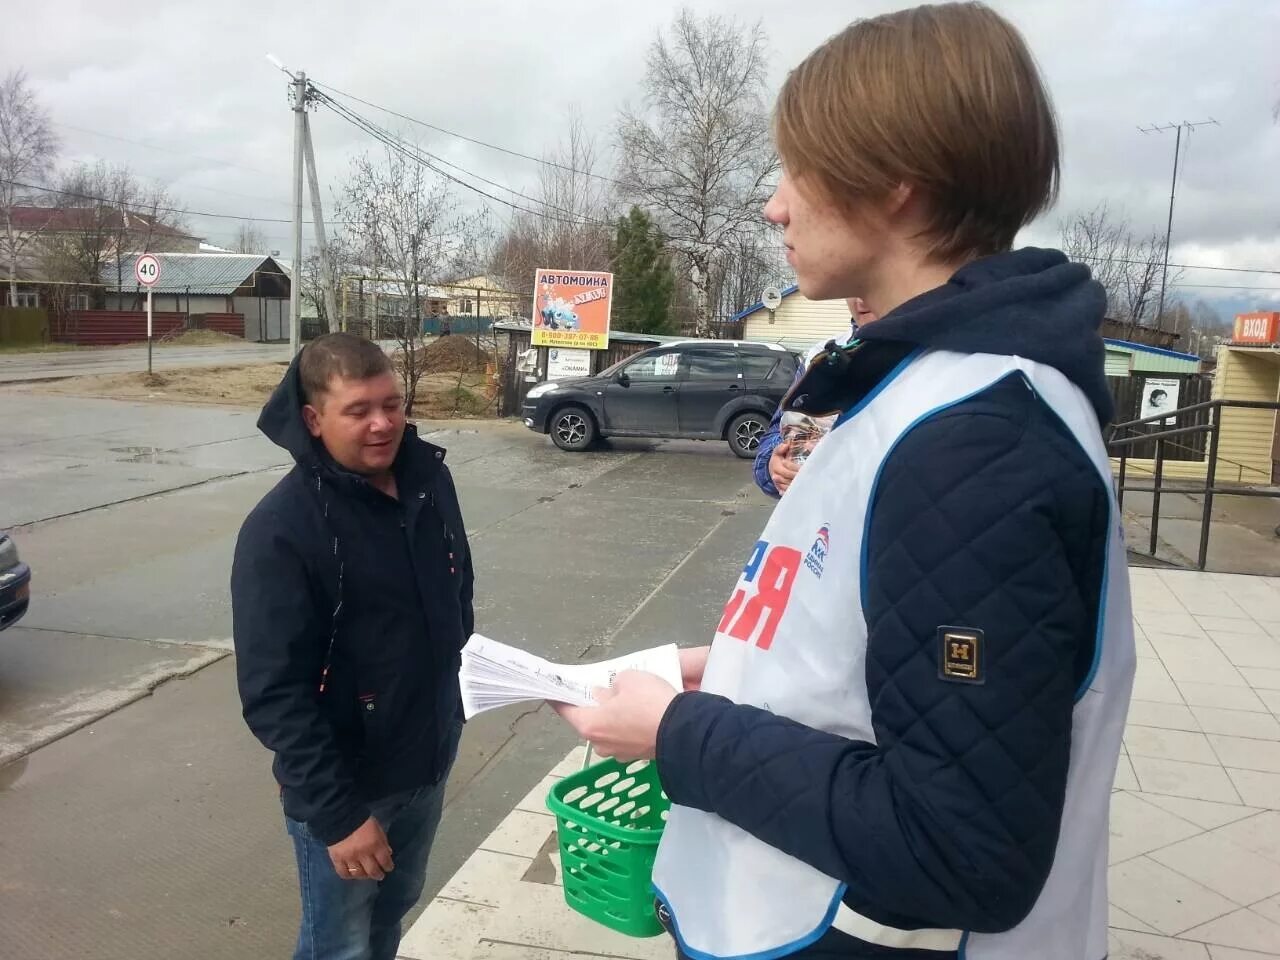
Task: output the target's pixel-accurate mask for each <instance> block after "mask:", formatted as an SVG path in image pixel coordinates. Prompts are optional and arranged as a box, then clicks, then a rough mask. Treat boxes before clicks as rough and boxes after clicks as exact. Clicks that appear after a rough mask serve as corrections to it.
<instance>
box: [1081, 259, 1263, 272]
mask: <svg viewBox="0 0 1280 960" xmlns="http://www.w3.org/2000/svg"><path fill="white" fill-rule="evenodd" d="M1071 258H1072V259H1074V260H1091V261H1093V262H1094V263H1132V264H1137V265H1138V266H1146V265H1147V264H1148V263H1150V261H1149V260H1132V259H1127V258H1125V257H1091V256H1088V255H1086V254H1071ZM1169 266H1171V267H1177V268H1178V269H1180V270H1218V271H1222V272H1224V273H1271V274H1275V275H1276V276H1280V270H1270V269H1262V268H1256V267H1211V266H1209V265H1207V264H1196V263H1170V264H1169Z"/></svg>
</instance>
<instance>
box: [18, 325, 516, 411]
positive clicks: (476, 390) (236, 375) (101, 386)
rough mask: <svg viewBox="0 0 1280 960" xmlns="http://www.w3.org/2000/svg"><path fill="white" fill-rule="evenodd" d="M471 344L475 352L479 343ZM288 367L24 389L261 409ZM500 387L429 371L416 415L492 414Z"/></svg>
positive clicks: (132, 376) (168, 373)
mask: <svg viewBox="0 0 1280 960" xmlns="http://www.w3.org/2000/svg"><path fill="white" fill-rule="evenodd" d="M459 340H461V338H459ZM470 346H471V348H472V350H473V351H474V350H475V344H470ZM486 359H487V358H486ZM286 366H287V364H284V363H261V364H251V365H244V366H225V367H203V368H193V369H187V370H164V371H156V372H155V373H152V374H148V373H146V372H139V373H119V374H106V375H100V376H89V377H68V378H67V379H65V380H54V381H50V382H48V383H38V384H24V385H23V389H24V390H26V391H37V392H40V393H59V394H69V395H72V396H79V397H105V398H109V399H115V400H141V401H150V402H153V403H194V404H219V405H227V406H237V407H248V408H251V409H256V408H259V407H261V406H262V405H263V404H264V403H265V402H266V400H267V397H269V396H270V395H271V391H272V390H274V389H275V387H276V384H278V383H279V382H280V378H281V376H283V374H284V371H285V368H286ZM495 391H496V385H495V384H494V382H493V380H492V378H490V377H488V376H486V375H485V374H484V373H465V372H464V373H455V372H451V371H446V372H444V373H434V374H426V375H424V376H423V378H422V379H421V380H419V381H418V395H417V403H416V405H415V408H414V415H415V417H422V418H425V419H438V420H445V419H449V418H453V417H485V416H492V415H493V414H494V412H495V409H496V392H495Z"/></svg>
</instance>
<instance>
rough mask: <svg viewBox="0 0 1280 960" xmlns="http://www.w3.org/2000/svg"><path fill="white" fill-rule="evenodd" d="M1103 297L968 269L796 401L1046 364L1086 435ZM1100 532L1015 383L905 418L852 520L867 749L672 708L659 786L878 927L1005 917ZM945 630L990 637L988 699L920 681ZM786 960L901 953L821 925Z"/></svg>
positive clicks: (1089, 615)
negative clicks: (796, 867) (1067, 385)
mask: <svg viewBox="0 0 1280 960" xmlns="http://www.w3.org/2000/svg"><path fill="white" fill-rule="evenodd" d="M1104 307H1105V297H1104V295H1103V292H1102V289H1101V288H1100V287H1099V286H1098V284H1097V283H1095V282H1094V281H1092V280H1091V279H1090V278H1089V272H1088V270H1087V269H1086V268H1085V267H1082V266H1080V265H1077V264H1071V263H1068V262H1067V260H1066V258H1065V257H1064V256H1063V255H1062V254H1060V253H1058V252H1057V251H1051V250H1037V249H1024V250H1019V251H1016V252H1011V253H1007V254H1001V255H997V256H994V257H989V258H986V259H983V260H979V261H977V262H975V263H972V264H969V265H968V266H966V267H965V268H963V269H962V270H960V271H959V272H958V273H956V275H955V276H954V277H952V279H951V280H950V281H949V282H948V283H947V284H946V285H944V286H943V287H940V288H938V289H936V290H933V291H930V292H929V293H926V294H924V295H922V296H920V297H917V298H916V299H914V300H912V301H910V302H908V303H906V304H904V305H903V306H901V307H900V308H898V309H897V310H895V311H893V312H892V313H890V314H889V315H887V316H885V317H884V318H882V319H881V320H879V321H877V322H875V323H873V324H869V325H867V326H865V327H864V328H863V329H862V330H861V331H860V336H861V339H862V340H863V341H865V346H864V347H861V348H859V349H858V350H856V351H854V352H853V353H852V354H851V355H850V360H849V361H848V362H846V363H841V364H836V363H829V364H825V365H819V366H818V367H817V368H815V369H814V370H813V371H812V372H810V373H809V374H808V375H806V377H805V379H804V381H803V382H802V384H801V385H800V386H799V387H798V388H797V390H796V391H795V396H794V399H793V402H792V404H793V406H795V407H797V408H800V409H808V410H811V411H814V412H818V411H822V410H829V409H832V408H833V407H836V406H839V407H842V408H847V407H848V406H850V405H852V404H853V403H855V402H856V401H857V400H858V399H859V398H860V397H862V396H864V395H865V394H867V393H868V392H869V391H870V390H871V389H873V388H874V386H875V385H876V383H878V382H879V381H880V380H881V379H882V378H883V377H884V375H885V374H886V373H887V372H888V370H890V369H891V368H892V367H893V366H894V365H895V364H896V363H897V361H898V360H900V359H901V358H902V357H904V356H905V355H906V354H907V353H909V352H910V351H911V350H913V349H915V348H916V347H918V346H921V345H923V346H929V347H935V348H939V349H948V350H955V351H961V352H970V353H998V354H1008V355H1018V356H1022V357H1026V358H1028V359H1031V360H1035V361H1038V362H1040V363H1045V364H1048V365H1051V366H1054V367H1056V368H1058V369H1059V370H1061V371H1062V372H1063V373H1064V374H1065V375H1066V376H1067V377H1069V378H1070V379H1071V380H1072V381H1073V382H1075V383H1076V384H1077V385H1079V386H1080V387H1081V388H1082V389H1083V391H1084V392H1085V394H1086V395H1087V396H1088V397H1089V399H1090V400H1091V402H1092V403H1093V406H1094V407H1095V409H1096V410H1097V414H1098V421H1099V424H1100V425H1101V424H1104V423H1106V422H1107V421H1108V420H1109V418H1110V416H1111V400H1110V395H1109V393H1108V390H1107V386H1106V380H1105V377H1104V375H1103V344H1102V340H1101V338H1100V337H1099V334H1098V326H1099V323H1100V321H1101V318H1102V314H1103V310H1104ZM1107 524H1108V491H1107V489H1106V487H1105V485H1104V483H1103V481H1102V479H1101V478H1100V477H1099V476H1098V475H1097V472H1096V470H1095V469H1094V468H1093V466H1092V464H1091V463H1090V461H1089V460H1088V458H1087V457H1086V455H1085V454H1084V452H1083V451H1082V450H1081V449H1080V448H1079V445H1078V444H1077V443H1076V442H1075V441H1074V439H1073V438H1072V437H1071V435H1070V434H1069V433H1068V432H1067V430H1066V428H1065V427H1063V426H1062V424H1061V423H1060V421H1059V420H1058V419H1057V417H1056V416H1055V415H1054V414H1053V412H1052V411H1051V410H1050V409H1049V408H1048V407H1047V406H1046V405H1045V404H1044V403H1043V401H1041V400H1040V399H1039V398H1038V397H1037V396H1036V395H1035V394H1033V393H1032V392H1031V391H1030V390H1029V389H1028V388H1027V387H1026V385H1025V383H1024V382H1023V381H1022V380H1021V379H1020V378H1018V377H1016V376H1014V377H1010V378H1008V379H1006V380H1003V381H1001V382H1000V383H998V384H995V385H994V386H992V387H990V388H989V389H988V390H986V391H984V392H983V393H981V394H979V395H977V396H975V397H973V398H972V399H970V400H968V401H966V402H964V403H961V404H959V405H957V406H953V407H951V408H949V409H947V410H946V411H945V412H943V413H940V414H938V415H936V416H934V417H933V418H932V419H929V420H926V421H924V422H923V423H921V424H919V425H918V426H916V427H915V428H913V429H912V431H911V432H910V433H909V434H908V435H907V436H906V437H905V438H904V439H903V440H902V441H901V442H900V443H899V444H898V445H897V446H896V447H895V449H894V451H893V452H892V454H891V455H890V457H889V459H888V461H887V462H886V464H885V467H884V473H883V476H882V480H881V482H880V483H879V484H878V486H877V495H876V499H875V500H874V502H873V503H872V505H871V513H870V520H869V524H868V534H867V536H868V538H869V542H868V565H867V570H868V583H867V592H866V597H867V602H866V607H865V610H864V615H865V617H866V620H867V627H868V632H869V636H868V649H867V678H866V679H867V689H868V693H869V696H870V701H871V705H872V721H873V724H874V728H875V731H876V739H877V741H878V742H877V743H876V744H871V743H864V742H857V741H852V740H846V739H843V738H841V737H839V736H836V735H833V734H829V733H825V732H823V731H820V730H815V729H812V728H809V727H806V726H803V725H801V724H798V723H795V722H793V721H791V720H788V719H787V718H785V717H780V716H775V715H773V714H771V713H768V712H766V711H763V710H759V709H756V708H755V707H750V706H743V705H738V704H734V703H731V702H730V701H728V700H726V699H724V698H722V697H717V696H713V695H711V694H706V693H687V694H682V695H680V696H679V697H677V698H676V700H675V701H674V702H673V703H672V705H671V707H670V709H669V710H668V712H667V714H666V716H665V717H664V719H663V722H662V726H661V729H660V731H659V737H658V766H659V771H660V774H661V777H662V781H663V784H664V786H665V788H666V791H667V793H668V794H669V795H670V797H671V799H672V800H673V801H674V802H676V803H679V804H683V805H686V806H690V807H695V808H698V809H702V810H707V811H710V812H713V813H716V814H718V815H719V816H721V817H723V818H725V819H726V820H728V821H730V822H732V823H734V824H736V825H738V826H740V827H741V828H743V829H744V830H746V831H748V832H749V833H751V834H753V835H755V836H756V837H758V838H760V839H761V840H763V841H765V842H766V843H769V844H770V845H772V846H774V847H777V848H778V849H780V850H783V851H785V852H787V853H789V854H791V855H793V856H795V857H797V858H799V859H800V860H803V861H805V862H807V863H809V864H811V865H813V866H815V867H817V868H818V869H819V870H821V871H823V872H824V873H826V874H828V875H830V876H832V877H835V878H837V879H839V880H841V881H843V882H845V883H846V884H847V885H848V892H847V894H846V897H845V900H846V902H847V903H848V904H849V906H850V907H852V908H853V909H855V910H857V911H858V912H860V913H863V914H865V915H867V916H869V917H871V918H872V919H875V920H878V921H879V922H881V923H886V924H890V925H892V926H896V927H902V928H916V927H943V928H954V929H962V930H971V931H975V932H999V931H1002V930H1007V929H1010V928H1011V927H1013V926H1015V925H1016V924H1017V923H1018V922H1019V921H1020V920H1021V919H1022V918H1023V917H1024V916H1026V914H1027V913H1028V912H1029V911H1030V910H1031V907H1032V906H1033V905H1034V903H1035V901H1036V899H1037V897H1038V896H1039V892H1040V890H1041V888H1042V887H1043V885H1044V882H1045V880H1046V878H1047V876H1048V873H1049V868H1050V866H1051V864H1052V860H1053V852H1054V848H1055V846H1056V843H1057V836H1058V829H1059V822H1060V819H1061V816H1062V806H1063V797H1064V793H1065V785H1066V777H1067V767H1068V761H1069V755H1070V747H1071V717H1072V708H1073V704H1074V695H1075V691H1076V688H1077V687H1078V686H1079V684H1080V683H1081V681H1082V679H1083V677H1084V675H1085V674H1086V672H1087V669H1088V665H1089V663H1090V661H1091V659H1092V654H1093V642H1094V635H1095V627H1096V623H1097V619H1098V616H1099V609H1098V608H1099V596H1100V591H1101V583H1102V577H1103V557H1104V553H1105V549H1106V541H1107V532H1108V531H1107ZM851 607H852V600H851ZM955 623H962V624H966V625H969V626H973V627H979V628H981V629H982V630H984V631H985V635H986V641H985V642H986V646H987V650H988V651H990V653H989V654H988V660H987V680H986V683H985V684H983V685H971V684H954V683H947V682H944V681H942V680H940V679H939V678H938V672H939V671H938V663H937V652H936V644H935V637H936V634H937V629H938V627H939V626H942V625H947V624H955ZM760 882H762V883H767V882H768V878H765V877H762V878H760ZM802 955H803V956H805V957H818V956H841V957H846V956H862V957H872V956H875V957H881V956H886V955H896V956H901V955H902V954H900V953H896V952H893V951H890V953H889V954H886V953H885V951H884V950H883V948H872V947H869V946H868V945H866V944H861V943H859V942H858V941H855V940H853V939H851V938H849V937H847V936H845V935H844V934H841V933H839V932H836V931H832V932H829V933H828V934H827V935H826V936H825V937H823V938H822V939H821V940H820V941H819V942H818V943H816V944H814V945H813V946H812V947H810V948H808V949H807V950H805V951H804V952H803V954H802ZM929 956H931V957H937V956H940V955H939V954H929Z"/></svg>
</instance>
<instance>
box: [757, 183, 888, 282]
mask: <svg viewBox="0 0 1280 960" xmlns="http://www.w3.org/2000/svg"><path fill="white" fill-rule="evenodd" d="M867 214H868V215H866V216H857V217H854V216H850V215H849V214H848V213H845V212H843V211H841V210H839V209H838V208H837V207H836V205H835V204H834V203H832V202H831V201H829V200H826V199H823V198H821V197H819V196H818V195H817V191H815V190H814V189H812V188H809V187H805V186H804V185H802V184H800V183H798V182H797V181H796V180H795V179H794V178H793V177H791V176H790V175H789V174H788V173H786V171H785V170H784V171H783V174H782V177H781V178H780V179H779V180H778V188H777V189H776V190H775V191H774V193H773V196H772V197H771V198H770V199H769V202H768V203H767V204H765V208H764V216H765V219H766V220H768V221H769V222H770V223H774V224H777V225H778V226H780V227H782V242H783V244H785V245H786V248H787V263H789V264H791V268H792V269H793V270H795V272H796V283H797V284H798V285H799V287H800V292H801V293H802V294H803V295H804V296H805V297H807V298H808V299H810V300H835V299H838V298H843V297H849V296H851V295H852V294H853V293H854V292H855V291H860V290H866V289H869V283H870V280H871V277H872V276H873V275H874V271H875V267H876V260H877V255H878V253H879V252H880V251H881V250H882V249H883V248H884V242H883V241H884V239H885V237H884V234H885V232H886V228H885V227H884V226H883V225H882V224H879V223H878V222H877V218H874V217H872V216H871V215H870V211H868V212H867Z"/></svg>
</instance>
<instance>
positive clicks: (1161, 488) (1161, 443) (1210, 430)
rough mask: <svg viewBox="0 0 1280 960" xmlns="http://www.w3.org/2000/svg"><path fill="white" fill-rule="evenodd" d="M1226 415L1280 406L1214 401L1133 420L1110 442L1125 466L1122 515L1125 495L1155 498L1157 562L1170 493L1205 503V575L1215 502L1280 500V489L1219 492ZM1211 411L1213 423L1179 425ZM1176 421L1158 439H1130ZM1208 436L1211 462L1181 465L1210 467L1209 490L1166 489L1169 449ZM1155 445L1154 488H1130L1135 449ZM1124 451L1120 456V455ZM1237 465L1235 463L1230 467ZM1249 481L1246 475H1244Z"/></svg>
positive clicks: (1201, 562) (1200, 562)
mask: <svg viewBox="0 0 1280 960" xmlns="http://www.w3.org/2000/svg"><path fill="white" fill-rule="evenodd" d="M1226 409H1238V410H1272V411H1278V410H1280V403H1275V402H1271V401H1261V400H1208V401H1205V402H1204V403H1196V404H1192V405H1191V406H1188V407H1182V408H1180V409H1178V410H1172V411H1170V412H1169V413H1161V414H1157V415H1156V416H1154V417H1147V418H1145V419H1142V420H1130V421H1129V422H1127V423H1118V424H1116V425H1115V426H1114V427H1112V434H1111V439H1110V440H1109V441H1108V442H1107V452H1108V453H1109V454H1110V455H1111V457H1112V458H1113V459H1115V458H1118V459H1119V461H1120V470H1119V477H1118V478H1117V480H1116V497H1117V499H1118V501H1119V505H1120V507H1121V509H1123V508H1124V495H1125V493H1126V492H1131V493H1149V494H1151V543H1150V549H1149V551H1148V552H1149V553H1150V555H1151V556H1152V557H1154V556H1155V555H1156V547H1157V545H1158V543H1159V530H1160V497H1161V495H1162V494H1164V493H1184V494H1187V493H1190V494H1199V495H1202V496H1203V497H1204V503H1203V505H1202V508H1201V513H1200V553H1199V556H1198V558H1197V560H1196V568H1197V569H1199V570H1203V569H1204V568H1205V565H1206V564H1207V562H1208V559H1209V532H1210V527H1211V525H1212V524H1211V521H1212V516H1213V498H1214V497H1215V496H1220V497H1265V498H1276V497H1280V489H1271V490H1254V489H1249V488H1246V487H1239V486H1230V487H1220V486H1217V475H1218V460H1219V454H1218V442H1219V440H1220V438H1221V433H1222V411H1223V410H1226ZM1202 410H1204V411H1208V414H1209V422H1208V423H1198V424H1193V425H1191V426H1186V427H1179V426H1177V423H1178V420H1179V419H1180V418H1181V417H1182V416H1183V415H1185V414H1191V413H1199V412H1200V411H1202ZM1170 419H1173V420H1174V424H1175V426H1174V427H1173V428H1171V429H1169V430H1158V431H1156V432H1155V433H1147V432H1145V431H1142V432H1138V433H1136V434H1134V435H1133V436H1126V434H1129V433H1133V431H1134V430H1135V429H1137V428H1139V427H1148V426H1152V425H1155V424H1157V423H1158V424H1159V425H1160V426H1163V425H1164V424H1165V423H1167V422H1168V421H1169V420H1170ZM1202 433H1207V434H1208V435H1209V452H1208V456H1207V457H1206V460H1205V461H1198V460H1195V461H1180V462H1183V463H1188V462H1190V463H1199V462H1204V463H1205V475H1204V484H1203V486H1197V485H1194V484H1192V485H1185V486H1184V485H1179V486H1172V485H1169V486H1166V485H1165V483H1164V463H1165V445H1166V444H1167V443H1172V444H1173V445H1174V446H1175V447H1184V448H1185V446H1186V445H1185V444H1180V443H1178V442H1177V440H1176V439H1174V438H1177V437H1188V436H1192V435H1196V434H1202ZM1152 441H1155V445H1156V456H1155V470H1154V472H1153V474H1152V482H1151V483H1150V484H1131V483H1127V482H1126V480H1127V474H1128V467H1129V459H1130V455H1129V453H1128V452H1127V451H1128V449H1129V448H1131V447H1133V446H1135V445H1137V444H1139V443H1150V442H1152ZM1117 450H1119V451H1120V452H1117ZM1221 459H1224V460H1225V459H1226V458H1221ZM1228 462H1231V463H1235V461H1228ZM1236 466H1240V467H1244V464H1236ZM1241 475H1242V476H1243V471H1242V473H1241ZM1277 532H1278V533H1280V529H1278V530H1277Z"/></svg>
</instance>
